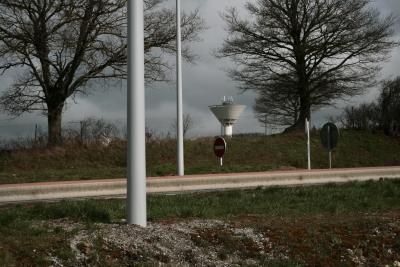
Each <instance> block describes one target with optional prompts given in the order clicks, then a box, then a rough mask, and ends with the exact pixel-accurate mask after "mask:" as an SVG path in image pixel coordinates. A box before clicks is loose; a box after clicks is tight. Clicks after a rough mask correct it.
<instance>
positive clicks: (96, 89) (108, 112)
mask: <svg viewBox="0 0 400 267" xmlns="http://www.w3.org/2000/svg"><path fill="white" fill-rule="evenodd" d="M174 3H175V1H174V0H168V1H167V2H166V3H165V4H166V6H169V7H172V8H173V7H174ZM244 4H245V1H243V0H182V8H183V9H184V10H185V11H186V12H190V11H192V10H194V9H196V8H198V9H199V10H200V14H201V16H202V17H203V18H204V20H205V22H206V24H207V26H208V30H206V31H204V32H203V33H202V34H201V38H202V41H201V42H199V43H195V44H194V45H193V46H192V49H193V51H194V52H195V53H196V54H197V55H198V56H199V60H198V61H197V62H196V64H194V65H189V64H187V63H185V64H184V72H183V86H184V88H183V90H184V113H188V114H190V115H191V116H192V118H193V120H194V122H195V126H194V128H193V129H192V131H191V132H190V135H192V136H202V135H217V134H219V131H220V126H219V123H218V122H217V120H216V119H215V118H214V116H213V115H212V113H211V112H210V111H209V110H208V106H209V105H213V104H217V103H219V101H220V99H221V98H222V97H223V96H233V97H234V99H235V102H237V103H240V104H244V105H246V106H247V109H246V111H245V112H244V114H243V115H242V116H241V118H240V119H239V121H238V124H237V125H236V126H235V127H234V132H263V131H264V129H263V128H262V127H261V126H260V124H259V123H258V122H257V120H256V119H255V118H254V114H253V112H252V105H253V102H254V98H255V96H256V95H255V93H254V92H251V91H248V92H245V93H241V92H239V91H238V90H237V84H235V83H234V82H233V81H231V80H230V79H229V78H228V77H227V75H226V73H225V71H224V70H226V69H227V68H229V67H231V65H232V63H231V62H230V61H229V60H226V59H224V60H221V59H217V58H215V57H214V56H213V54H212V52H213V51H215V50H216V49H218V48H219V47H220V46H221V45H222V42H223V40H224V38H225V37H226V32H225V25H224V22H223V21H222V19H221V17H220V14H221V12H223V11H224V10H225V9H226V8H227V7H232V6H233V7H236V8H237V9H238V10H239V12H240V13H242V14H246V13H245V10H244ZM373 4H374V5H375V6H376V8H377V9H379V10H380V11H381V12H382V13H383V14H390V13H394V14H397V15H399V14H400V0H377V1H374V2H373ZM398 28H399V29H400V22H399V27H398ZM397 35H398V39H400V38H399V37H400V30H399V31H398V34H397ZM170 60H171V62H172V63H174V62H175V59H174V57H171V58H170ZM399 70H400V49H396V50H394V51H393V53H392V58H391V60H390V61H388V62H386V63H385V64H384V66H383V70H382V76H381V78H384V79H385V78H390V77H393V76H397V75H399V74H400V73H399V72H400V71H399ZM170 77H171V79H172V80H174V77H175V74H174V73H170ZM9 82H10V79H9V78H7V77H2V78H1V83H0V90H4V89H5V88H6V84H7V83H9ZM125 87H126V83H125V82H120V83H117V84H111V85H109V86H104V85H103V84H92V88H91V90H88V92H89V94H88V95H87V96H79V97H77V98H76V102H77V103H75V102H74V101H73V100H69V101H68V105H67V109H66V112H65V117H64V122H65V123H67V122H68V121H78V120H81V119H83V118H84V117H89V116H96V117H99V118H104V119H108V120H114V121H116V122H117V123H118V124H119V125H122V124H124V121H125V120H126V89H125ZM376 95H377V88H375V89H373V90H370V91H369V92H367V93H366V95H365V96H362V97H357V98H354V99H352V100H351V101H350V103H355V104H356V103H360V102H364V101H370V100H372V99H374V98H375V97H376ZM346 104H348V102H346V103H343V102H339V103H338V105H337V106H338V107H339V108H333V107H330V108H325V109H322V110H320V111H318V112H316V113H314V114H313V122H314V124H316V125H318V126H319V125H320V124H321V123H323V122H324V121H325V120H326V119H327V117H328V116H329V115H335V114H339V113H340V108H342V107H343V106H345V105H346ZM175 116H176V92H175V83H174V81H172V82H170V83H163V84H153V85H151V86H148V88H147V89H146V123H147V125H148V127H150V128H152V129H154V130H155V131H156V132H158V133H164V134H166V133H167V132H172V128H171V124H172V122H173V120H174V119H175ZM6 119H7V116H5V115H4V114H3V115H0V135H1V136H3V137H4V136H7V137H10V136H15V135H21V136H22V135H26V134H32V133H33V130H32V129H34V125H35V123H37V122H38V123H40V124H41V125H42V128H44V129H45V127H46V119H45V118H44V117H42V116H40V115H32V114H30V115H27V116H24V117H22V118H20V119H18V120H14V121H8V120H6ZM23 125H25V128H24V126H23ZM71 125H72V124H71Z"/></svg>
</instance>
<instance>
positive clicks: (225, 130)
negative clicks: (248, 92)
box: [209, 97, 246, 137]
mask: <svg viewBox="0 0 400 267" xmlns="http://www.w3.org/2000/svg"><path fill="white" fill-rule="evenodd" d="M209 108H210V110H211V112H212V113H214V115H215V117H217V119H218V120H219V121H220V122H221V135H224V136H227V137H232V132H233V125H234V124H235V123H236V121H237V120H238V119H239V117H240V115H241V114H242V113H243V111H244V110H245V108H246V106H244V105H235V104H234V103H233V98H232V97H229V98H228V99H227V98H226V97H224V99H223V100H222V104H221V105H215V106H210V107H209Z"/></svg>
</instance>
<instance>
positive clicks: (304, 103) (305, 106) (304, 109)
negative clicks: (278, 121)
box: [284, 97, 311, 133]
mask: <svg viewBox="0 0 400 267" xmlns="http://www.w3.org/2000/svg"><path fill="white" fill-rule="evenodd" d="M309 102H310V101H309V99H308V97H302V98H301V99H300V111H299V112H300V113H299V117H298V119H297V121H296V122H295V123H294V124H293V125H292V126H290V127H288V128H286V129H285V131H284V133H291V132H300V131H302V132H304V130H305V125H306V119H308V120H310V118H311V111H310V110H311V106H310V104H309Z"/></svg>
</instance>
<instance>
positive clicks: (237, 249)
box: [0, 180, 400, 266]
mask: <svg viewBox="0 0 400 267" xmlns="http://www.w3.org/2000/svg"><path fill="white" fill-rule="evenodd" d="M148 210H149V212H148V215H149V220H150V221H151V222H153V223H161V224H169V223H172V222H176V221H189V222H190V220H192V219H219V220H223V221H226V222H227V223H228V224H231V226H232V227H238V226H240V227H250V228H252V229H255V231H256V232H257V233H259V234H263V235H266V236H268V240H269V241H268V242H272V244H273V249H283V251H284V252H285V253H286V254H287V255H288V257H289V259H287V260H285V261H283V262H281V263H279V262H278V263H274V264H272V263H271V264H269V263H268V261H267V257H266V255H267V254H263V253H261V251H260V249H259V248H254V246H253V245H252V244H251V243H248V242H250V241H248V240H242V239H238V238H235V236H234V235H232V234H231V233H229V232H224V231H225V230H222V229H214V230H212V231H213V232H204V231H203V232H202V231H200V232H199V235H198V236H196V237H195V240H192V241H193V242H195V244H197V245H198V246H210V245H213V246H217V247H219V248H221V247H222V248H223V251H224V253H225V254H226V255H229V254H231V253H239V256H240V257H243V259H248V258H251V259H255V260H256V261H258V262H264V263H266V264H265V266H303V265H304V266H352V265H354V264H355V263H354V255H356V256H357V255H358V257H359V258H360V259H364V260H367V264H366V266H384V265H385V264H392V263H393V262H394V260H395V259H398V258H399V257H400V224H399V223H398V222H399V221H400V220H399V219H400V181H399V180H381V181H378V182H367V183H350V184H345V185H325V186H315V187H299V188H267V189H256V190H242V191H228V192H219V193H199V194H190V195H189V194H187V195H177V196H161V195H152V196H150V197H149V199H148ZM123 218H125V201H124V200H86V201H78V202H74V201H63V202H60V203H46V204H44V203H41V204H31V205H17V206H8V207H0V266H3V265H4V266H28V265H29V266H44V265H49V254H51V255H53V256H57V258H58V259H59V260H62V261H63V262H64V263H65V264H66V266H74V264H76V262H75V261H74V256H73V251H71V248H70V246H69V243H68V242H67V240H69V239H70V238H71V237H72V236H74V235H76V234H77V233H78V232H79V231H81V230H85V231H89V232H90V231H94V230H95V229H96V228H97V227H99V225H97V224H96V223H106V224H108V223H112V222H114V223H115V222H116V223H120V222H121V219H123ZM58 219H63V221H64V222H68V223H69V224H70V225H73V224H74V223H81V226H80V227H77V229H75V230H73V231H67V230H65V229H63V228H62V227H56V228H55V229H49V228H47V226H46V225H45V224H44V225H43V224H41V223H40V222H41V221H43V220H45V221H47V222H49V221H52V220H58ZM72 228H73V227H72ZM207 231H208V230H207ZM209 231H211V230H209ZM246 242H247V243H246ZM85 246H87V245H86V244H82V247H83V248H82V249H83V250H84V251H87V252H88V255H87V257H88V260H87V263H89V265H96V262H97V263H98V264H100V263H101V265H102V266H118V265H119V264H121V265H125V264H129V263H132V262H136V263H137V264H138V263H140V261H141V260H143V261H144V262H146V260H149V259H146V255H143V258H140V259H139V258H137V255H124V256H123V257H116V258H115V257H113V255H115V253H117V254H118V251H116V250H115V248H109V247H107V246H106V245H104V240H102V239H101V238H99V239H98V240H97V241H96V243H95V244H92V245H91V247H90V251H89V250H88V249H85ZM264 249H265V251H264V252H265V253H269V252H270V250H269V249H270V248H268V247H265V248H264ZM349 251H355V252H354V253H356V254H354V255H352V254H348V253H350V252H349ZM119 253H120V252H119ZM351 253H352V252H351ZM360 253H361V254H360ZM359 254H360V255H359ZM226 255H225V256H226ZM131 256H132V257H133V258H130V257H131ZM222 256H224V255H221V257H222ZM262 257H264V258H262ZM362 257H364V258H362ZM164 260H165V261H166V263H168V259H161V261H162V262H163V261H164ZM147 263H149V262H147ZM150 263H151V262H150ZM153 263H154V264H156V263H158V262H153ZM289 263H292V265H290V264H289ZM295 263H302V264H299V265H297V264H295ZM146 266H147V265H146Z"/></svg>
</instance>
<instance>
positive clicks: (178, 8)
mask: <svg viewBox="0 0 400 267" xmlns="http://www.w3.org/2000/svg"><path fill="white" fill-rule="evenodd" d="M181 41H182V40H181V1H180V0H176V87H177V89H176V90H177V94H176V95H177V112H176V113H177V126H178V127H176V128H177V152H178V155H177V161H178V175H179V176H184V175H185V169H184V155H183V153H184V151H183V111H182V110H183V108H182V44H181Z"/></svg>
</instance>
